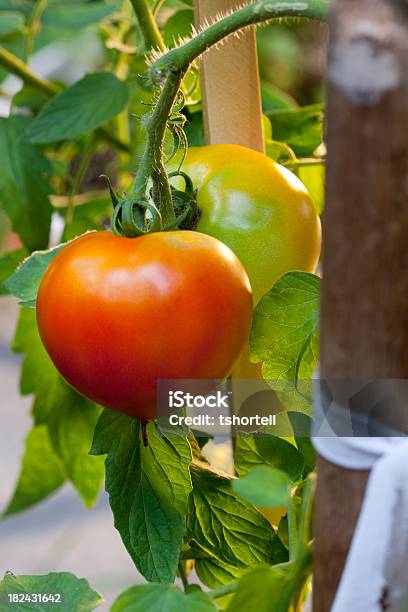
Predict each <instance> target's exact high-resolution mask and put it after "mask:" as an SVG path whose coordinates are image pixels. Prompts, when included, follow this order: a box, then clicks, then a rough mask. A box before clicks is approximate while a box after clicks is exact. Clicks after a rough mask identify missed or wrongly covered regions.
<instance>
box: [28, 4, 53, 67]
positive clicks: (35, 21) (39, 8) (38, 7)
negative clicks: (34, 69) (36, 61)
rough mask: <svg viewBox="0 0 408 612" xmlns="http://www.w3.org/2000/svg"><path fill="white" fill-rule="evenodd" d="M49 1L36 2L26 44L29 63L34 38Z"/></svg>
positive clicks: (29, 23)
mask: <svg viewBox="0 0 408 612" xmlns="http://www.w3.org/2000/svg"><path fill="white" fill-rule="evenodd" d="M47 3H48V0H36V3H35V5H34V8H33V10H32V13H31V17H30V19H29V22H28V29H27V34H26V38H25V43H24V61H25V62H28V60H29V59H30V57H31V54H32V52H33V45H34V38H35V35H36V33H37V30H38V26H39V24H40V21H41V15H42V14H43V12H44V10H45V8H46V6H47Z"/></svg>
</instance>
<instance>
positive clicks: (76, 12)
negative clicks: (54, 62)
mask: <svg viewBox="0 0 408 612" xmlns="http://www.w3.org/2000/svg"><path fill="white" fill-rule="evenodd" d="M118 8H119V7H118V4H112V3H111V4H106V3H105V2H88V3H84V2H72V1H71V2H69V1H66V2H61V3H58V4H54V5H52V4H51V5H50V6H48V7H47V9H46V10H45V11H44V13H43V15H42V17H41V22H42V23H43V24H44V25H47V26H51V27H54V28H62V29H64V30H66V29H68V28H73V29H77V28H84V27H85V26H88V25H90V24H92V23H98V22H99V21H101V20H102V19H104V18H105V17H108V16H109V15H111V14H112V13H114V12H115V11H116V10H117V9H118Z"/></svg>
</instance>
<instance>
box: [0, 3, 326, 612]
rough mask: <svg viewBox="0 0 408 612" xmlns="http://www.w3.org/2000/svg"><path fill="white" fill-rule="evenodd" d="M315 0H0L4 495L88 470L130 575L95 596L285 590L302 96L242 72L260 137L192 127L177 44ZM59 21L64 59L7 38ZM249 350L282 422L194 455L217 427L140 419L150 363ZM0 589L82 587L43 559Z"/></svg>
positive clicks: (303, 338)
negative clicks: (254, 141)
mask: <svg viewBox="0 0 408 612" xmlns="http://www.w3.org/2000/svg"><path fill="white" fill-rule="evenodd" d="M326 12H327V4H326V2H325V0H308V1H307V2H304V3H298V2H293V3H292V2H288V3H274V2H270V1H268V2H267V1H266V0H260V1H259V2H257V3H255V4H253V3H250V4H248V6H244V7H243V8H240V9H239V10H237V11H235V12H232V13H231V14H228V15H225V16H222V18H221V17H220V19H219V20H218V22H216V23H213V24H208V27H207V26H206V27H205V28H204V29H203V31H202V32H195V33H194V34H193V35H191V36H190V32H191V25H192V24H193V21H194V14H193V10H192V3H191V1H190V0H185V1H184V0H183V1H181V0H180V1H179V0H167V1H165V2H162V1H159V2H149V1H147V0H134V1H133V0H132V1H131V2H128V1H124V2H117V1H116V0H97V1H96V2H95V1H87V0H75V1H74V2H72V3H69V6H68V4H67V3H64V0H57V1H55V2H50V3H47V2H43V1H40V2H35V3H30V2H21V3H18V6H17V4H16V3H15V2H13V1H10V2H9V1H8V0H5V1H4V2H0V66H1V68H2V70H3V72H2V73H0V78H4V77H5V76H6V75H8V74H13V75H15V76H17V77H18V78H19V79H21V83H22V85H21V88H20V89H19V91H18V92H17V93H15V94H14V92H12V93H11V94H10V97H11V103H10V104H9V107H8V108H7V116H5V117H1V118H0V152H1V155H2V159H3V161H4V163H3V168H2V172H1V173H0V205H1V210H2V216H1V217H0V219H1V220H4V224H5V230H4V231H2V232H0V236H1V237H2V238H1V239H2V240H6V241H8V242H7V244H6V246H5V248H4V252H3V254H2V255H1V257H0V283H1V284H0V293H1V295H9V296H10V295H13V296H16V297H17V298H19V300H20V307H21V308H20V312H19V317H18V322H17V329H16V333H15V338H14V342H13V349H14V350H15V351H17V352H19V353H22V355H23V361H22V370H21V393H22V394H23V395H32V396H33V404H32V411H31V416H32V428H31V430H30V431H29V432H28V433H27V436H26V441H25V448H24V453H23V458H22V463H21V472H20V475H19V478H18V480H17V483H16V486H15V490H14V493H13V495H12V498H11V499H10V501H9V504H8V506H7V508H6V509H5V511H4V514H5V516H11V515H14V514H16V513H17V512H23V511H29V510H30V509H31V507H32V506H34V505H35V504H37V503H39V502H43V501H44V500H45V499H46V498H47V497H48V496H50V495H51V494H53V493H54V492H56V491H57V490H58V489H59V488H60V487H62V485H64V484H65V483H70V484H71V485H72V486H73V487H74V489H75V491H76V492H77V493H78V494H79V496H80V497H81V499H82V501H83V502H84V504H85V505H86V506H92V505H93V504H94V503H95V502H96V500H97V499H98V496H99V493H100V490H101V485H102V480H103V478H105V489H106V491H107V493H108V496H109V503H110V507H111V509H112V513H113V520H112V523H113V524H114V525H115V527H116V528H117V530H118V531H119V533H120V536H121V539H122V542H123V545H124V547H125V548H126V551H127V553H128V554H129V556H130V558H131V560H132V561H133V563H134V565H135V567H136V569H137V570H138V572H139V573H140V574H141V575H142V576H143V577H144V578H145V580H146V581H147V584H137V585H136V586H134V587H131V588H130V589H128V590H127V591H125V592H124V593H122V594H121V595H119V596H118V597H117V599H116V601H115V603H113V606H112V610H113V611H117V612H118V611H120V610H128V609H131V610H142V609H150V608H152V609H155V608H156V607H163V608H165V609H166V611H168V612H176V611H177V612H178V610H180V609H186V610H189V611H190V610H191V611H192V612H194V611H195V610H204V609H205V610H214V609H230V610H232V611H233V612H235V611H237V612H240V611H241V610H245V609H248V602H253V601H255V600H256V601H257V602H258V601H259V605H257V608H259V612H262V610H265V611H266V610H270V609H273V610H274V612H285V611H287V610H294V609H295V608H296V609H300V606H301V604H302V602H303V601H304V599H305V596H306V595H307V592H308V590H309V585H310V577H311V559H312V543H311V521H312V516H311V514H312V508H313V490H314V474H313V472H314V467H315V458H314V451H313V447H312V445H311V442H310V438H309V435H310V427H311V411H310V393H309V386H310V380H311V375H312V373H313V370H314V368H315V367H316V364H317V358H318V350H317V348H318V341H317V339H318V295H319V278H318V277H317V276H316V275H315V274H314V272H315V270H316V266H317V264H318V261H319V256H320V246H321V244H320V243H321V236H320V220H319V215H320V213H321V212H322V209H323V206H322V203H323V195H322V194H323V179H324V143H323V141H322V140H323V129H322V126H323V115H324V106H323V105H322V104H320V103H319V104H309V105H308V106H298V104H297V102H296V101H295V99H294V97H293V95H288V94H287V93H286V92H284V91H281V90H279V89H278V88H277V87H275V86H274V85H272V84H271V83H268V82H267V77H266V74H265V71H263V74H262V77H263V82H262V91H263V103H264V112H265V116H264V128H265V134H264V135H265V155H262V154H260V153H256V152H254V151H251V150H249V149H247V148H245V147H240V146H237V145H230V144H225V145H212V146H204V138H203V131H204V130H203V112H202V108H203V104H205V101H204V100H202V98H201V92H200V87H199V86H198V85H199V74H198V71H197V66H196V65H195V60H196V59H197V58H199V57H200V56H201V55H202V54H203V53H204V52H205V51H206V50H207V49H208V48H209V47H210V46H213V45H216V44H217V43H219V42H221V41H222V39H223V38H224V37H225V36H227V35H229V34H233V33H234V32H237V31H239V30H240V29H241V28H244V27H247V26H250V25H256V24H258V23H264V22H269V21H271V20H272V21H274V20H275V19H277V20H280V19H282V18H287V19H291V18H296V19H299V18H303V17H307V18H308V19H312V20H314V21H316V20H317V21H322V20H324V19H325V15H326ZM269 27H270V26H268V28H269ZM273 27H274V28H275V26H273ZM276 27H277V28H281V26H280V25H276ZM299 27H307V28H310V31H311V32H314V31H315V25H314V23H311V24H308V25H307V26H299ZM61 28H63V29H64V31H65V32H66V33H67V39H71V40H72V48H71V51H70V53H72V54H73V55H72V56H70V59H69V62H68V64H69V68H70V69H69V70H68V71H67V72H64V70H61V73H60V74H57V75H55V74H54V72H52V71H51V72H50V73H49V74H48V78H46V77H45V76H39V75H38V74H37V73H36V70H35V63H34V62H33V63H31V62H30V59H31V56H32V55H33V54H34V56H35V55H36V53H39V52H43V50H44V53H47V52H48V53H50V51H51V54H53V53H54V51H53V49H54V47H52V46H51V49H50V48H49V47H48V45H49V43H50V41H51V42H52V43H53V44H54V43H55V42H56V41H58V39H59V32H60V30H61ZM267 31H268V30H265V32H267ZM276 31H277V30H276V29H275V30H274V32H276ZM282 32H283V30H282ZM286 35H287V39H286V43H285V45H286V46H285V45H283V47H284V48H285V49H286V48H287V44H289V43H288V41H290V40H292V39H293V33H292V32H291V31H290V30H287V31H286ZM80 36H84V39H85V38H86V39H87V40H88V39H89V41H91V42H92V41H93V43H94V44H95V48H97V50H98V53H96V52H95V53H96V58H95V60H92V61H91V56H92V53H89V57H88V54H86V53H83V57H80V56H78V55H77V54H78V49H81V45H82V44H83V39H81V38H79V37H80ZM180 36H187V39H186V40H183V41H181V42H180V41H178V38H179V37H180ZM77 37H78V38H77ZM292 43H293V40H292ZM55 55H56V56H57V55H58V54H55ZM78 57H79V60H81V61H83V63H84V64H86V67H85V68H84V70H81V69H79V70H78V68H81V61H79V60H78ZM64 65H65V64H64ZM293 70H294V64H293V63H292V64H291V71H292V73H293ZM85 72H87V74H85ZM292 76H293V74H292ZM4 84H5V88H6V89H7V85H8V84H7V80H6V81H5V82H4ZM295 90H296V88H294V89H293V91H292V92H291V94H294V93H295ZM309 98H310V96H309ZM309 98H308V102H316V100H315V99H314V98H313V99H309ZM248 279H249V280H248ZM253 307H255V310H254V309H253ZM250 357H251V359H252V360H253V361H254V362H258V363H259V366H257V367H256V369H255V370H250V373H249V374H248V373H245V372H244V370H245V368H246V367H247V366H248V361H249V358H250ZM237 360H238V361H237ZM237 363H238V367H237ZM261 370H262V374H263V376H264V378H265V379H266V380H268V383H266V382H265V386H267V387H268V393H269V394H272V395H273V397H274V405H279V406H281V407H282V417H283V418H282V426H281V428H280V429H279V431H278V430H276V431H275V430H271V429H270V428H268V427H266V426H265V427H264V426H262V427H259V428H257V429H255V430H254V429H250V431H251V434H248V435H244V434H242V435H238V436H237V437H236V438H235V439H234V443H233V444H231V445H230V446H228V450H227V451H225V452H224V455H226V456H227V459H228V460H229V463H228V461H227V460H226V458H225V457H224V461H223V465H222V466H216V465H215V463H216V462H215V461H214V460H213V459H214V453H213V455H212V452H213V451H212V450H211V449H212V445H213V444H214V443H213V442H212V441H211V438H212V436H213V435H215V436H216V434H217V432H215V433H214V432H211V431H210V432H208V431H201V430H197V429H192V428H188V427H184V426H178V425H177V426H172V427H171V426H168V425H166V424H163V422H161V421H158V420H157V419H156V418H155V417H156V416H157V383H158V382H159V381H160V380H163V379H173V380H182V379H195V380H198V381H201V380H205V379H213V378H214V379H226V378H227V377H228V376H229V375H230V374H231V372H233V381H234V382H233V384H235V382H236V381H237V379H239V378H242V379H244V378H248V376H253V377H258V376H260V375H261ZM228 384H229V383H228ZM304 384H305V385H306V388H305V389H304V388H303V385H304ZM268 385H269V386H268ZM262 397H265V398H266V397H267V396H262ZM269 397H270V395H269ZM262 401H263V400H262ZM230 411H231V414H230V417H232V416H234V415H236V414H244V413H245V410H242V411H241V406H239V405H235V406H234V405H231V406H230ZM118 413H119V414H118ZM245 414H246V413H245ZM147 421H148V422H147ZM12 569H13V568H12ZM17 570H18V568H16V573H19V572H17ZM176 580H177V584H174V583H175V581H176ZM14 591H16V592H17V591H18V592H19V593H20V592H24V593H26V592H27V591H31V592H38V593H39V594H42V595H41V597H38V598H37V600H36V601H29V600H28V599H27V600H25V601H24V602H20V603H27V604H29V605H31V606H37V608H35V607H34V609H40V606H42V605H43V604H45V603H50V602H51V603H56V602H55V593H58V592H64V593H66V599H65V600H64V606H65V607H63V608H62V609H67V610H70V611H71V610H72V611H75V610H91V609H93V608H95V607H96V606H97V605H99V604H100V602H101V598H100V597H99V595H98V594H97V593H96V592H95V591H94V590H93V589H91V587H90V586H89V584H88V583H87V582H86V581H84V580H79V579H77V578H76V577H75V576H73V575H72V574H69V573H66V572H60V573H51V574H48V575H44V576H26V575H17V576H14V575H12V574H9V573H7V574H6V576H5V577H4V579H3V581H2V582H1V583H0V596H3V595H4V596H7V597H8V595H9V594H11V593H14ZM44 593H45V594H46V597H47V600H46V599H44ZM116 595H117V594H116ZM51 596H52V597H54V599H49V598H50V597H51ZM15 603H19V602H18V601H14V600H10V601H7V605H10V606H12V605H14V604H15ZM7 609H8V608H7ZM10 609H11V608H10Z"/></svg>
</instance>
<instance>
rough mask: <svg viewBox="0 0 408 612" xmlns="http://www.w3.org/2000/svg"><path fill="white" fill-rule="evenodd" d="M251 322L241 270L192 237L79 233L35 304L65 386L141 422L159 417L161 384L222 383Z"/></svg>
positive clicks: (222, 250) (214, 245)
mask: <svg viewBox="0 0 408 612" xmlns="http://www.w3.org/2000/svg"><path fill="white" fill-rule="evenodd" d="M251 314H252V294H251V289H250V286H249V281H248V278H247V276H246V273H245V271H244V268H243V266H242V264H241V263H240V262H239V260H238V259H237V258H236V257H235V256H234V255H233V253H232V252H231V251H230V250H229V249H228V247H226V246H225V245H224V244H222V243H221V242H219V241H218V240H216V239H214V238H212V237H210V236H207V235H204V234H201V233H199V232H190V231H174V232H165V233H153V234H149V235H146V236H143V237H140V238H122V237H118V236H115V235H114V234H113V233H111V232H92V233H89V234H85V235H84V236H81V237H80V238H77V239H76V240H74V241H73V242H71V243H70V244H69V245H68V246H67V247H65V248H64V249H63V250H62V251H61V252H60V253H59V254H58V255H57V256H56V257H55V258H54V260H53V261H52V262H51V264H50V266H49V267H48V269H47V271H46V273H45V275H44V277H43V279H42V282H41V285H40V288H39V292H38V298H37V322H38V328H39V332H40V336H41V339H42V342H43V344H44V346H45V348H46V350H47V352H48V354H49V355H50V357H51V359H52V361H53V362H54V364H55V366H56V367H57V368H58V370H59V371H60V372H61V374H62V375H63V377H64V378H65V379H66V380H67V382H68V383H70V384H71V385H72V386H73V387H74V388H75V389H76V390H77V391H79V392H80V393H81V394H83V395H85V396H86V397H88V398H90V399H91V400H93V401H95V402H97V403H99V404H101V405H103V406H106V407H109V408H113V409H115V410H118V411H120V412H123V413H125V414H128V415H129V416H132V417H135V418H140V419H143V420H148V419H152V418H155V417H156V385H157V381H158V380H160V379H164V380H167V379H213V378H224V377H225V376H227V375H228V374H229V373H230V371H231V369H232V367H233V364H234V362H235V360H236V358H237V357H238V355H239V353H240V350H241V348H242V346H243V345H244V343H245V341H246V339H247V337H248V333H249V328H250V323H251Z"/></svg>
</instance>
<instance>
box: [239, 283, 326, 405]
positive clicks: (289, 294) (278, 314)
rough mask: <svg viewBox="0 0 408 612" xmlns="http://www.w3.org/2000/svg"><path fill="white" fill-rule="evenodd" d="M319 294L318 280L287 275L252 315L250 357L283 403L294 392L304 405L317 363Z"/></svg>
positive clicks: (266, 295) (263, 299) (267, 294)
mask: <svg viewBox="0 0 408 612" xmlns="http://www.w3.org/2000/svg"><path fill="white" fill-rule="evenodd" d="M319 290H320V279H319V277H318V276H315V275H314V274H309V273H308V272H287V273H286V274H283V275H282V276H281V277H279V278H278V280H277V281H276V283H275V284H274V286H273V287H272V289H271V290H270V291H269V292H268V293H266V294H265V295H264V296H263V298H262V299H261V300H260V302H259V303H258V305H257V306H256V308H255V311H254V318H253V323H252V330H251V336H250V345H251V356H252V358H253V359H255V360H257V361H262V362H263V364H262V373H263V376H264V378H265V379H266V380H267V381H268V382H269V384H270V385H271V387H272V388H273V389H275V390H276V391H279V392H280V394H279V398H280V399H281V400H282V401H283V403H285V399H287V400H289V399H290V396H291V395H292V394H293V393H294V394H296V393H297V392H298V395H299V397H300V399H299V401H300V402H302V401H304V402H306V403H307V401H308V394H309V393H310V377H311V375H312V374H313V372H314V370H315V368H316V366H317V362H318V324H319ZM302 381H306V383H303V384H302ZM293 409H296V406H295V405H294V406H293Z"/></svg>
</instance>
